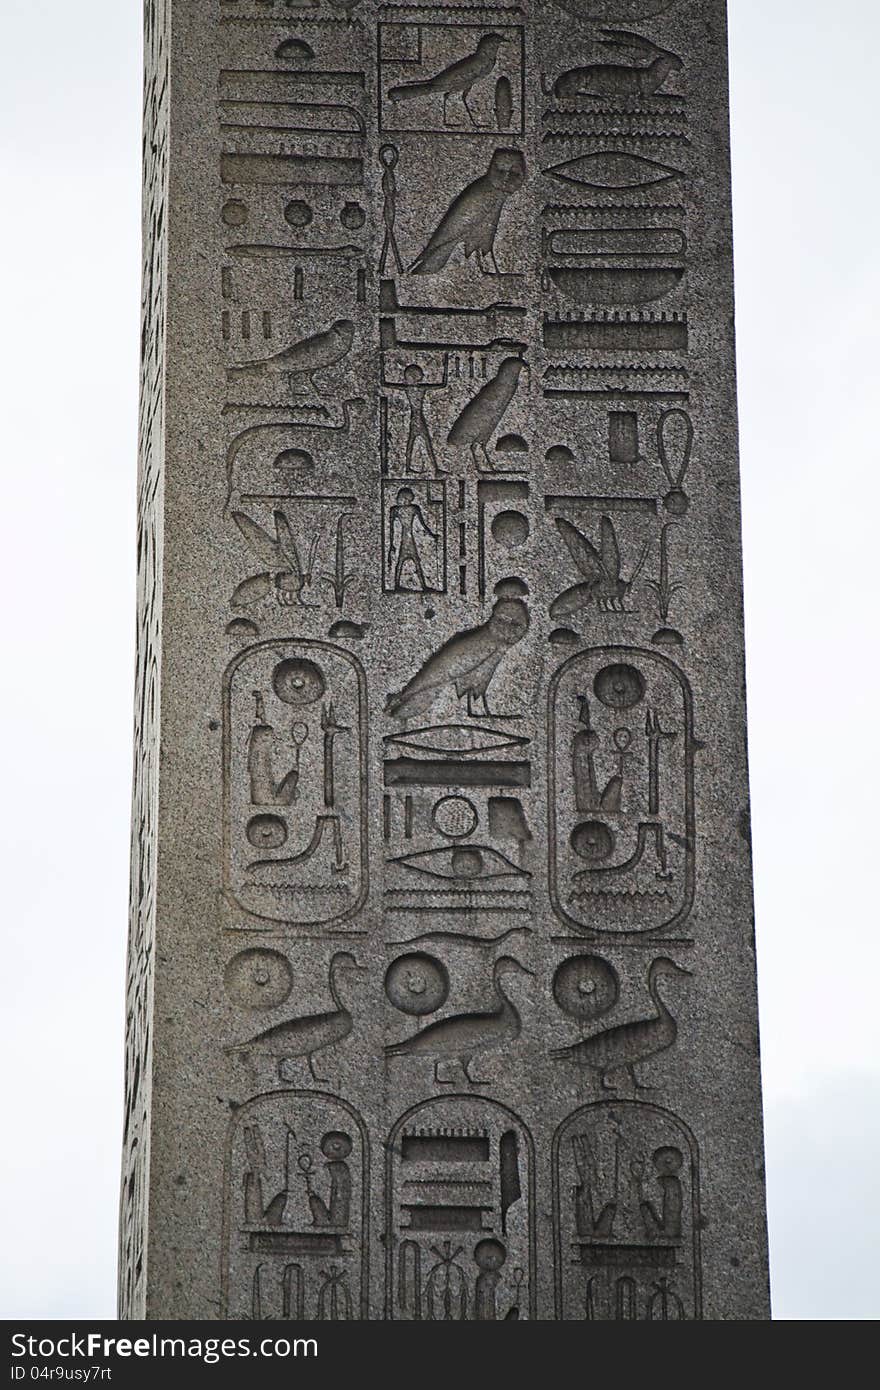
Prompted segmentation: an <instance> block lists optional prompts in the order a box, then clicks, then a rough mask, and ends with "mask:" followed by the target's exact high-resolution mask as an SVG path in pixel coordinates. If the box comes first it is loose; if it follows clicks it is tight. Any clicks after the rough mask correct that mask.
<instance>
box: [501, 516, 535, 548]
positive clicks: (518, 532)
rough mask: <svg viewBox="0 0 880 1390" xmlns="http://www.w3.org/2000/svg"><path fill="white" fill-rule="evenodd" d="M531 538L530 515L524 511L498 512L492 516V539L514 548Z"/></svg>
mask: <svg viewBox="0 0 880 1390" xmlns="http://www.w3.org/2000/svg"><path fill="white" fill-rule="evenodd" d="M528 538H529V521H528V517H525V516H523V514H522V512H498V513H497V514H496V515H495V516H494V517H493V518H492V539H493V540H494V541H497V542H498V544H499V545H503V546H506V547H507V549H508V550H513V549H515V548H516V546H518V545H522V543H523V541H527V540H528Z"/></svg>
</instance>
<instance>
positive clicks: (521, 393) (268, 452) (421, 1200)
mask: <svg viewBox="0 0 880 1390" xmlns="http://www.w3.org/2000/svg"><path fill="white" fill-rule="evenodd" d="M169 20H170V29H169ZM148 37H149V45H148V83H147V130H146V141H145V164H146V188H147V200H146V220H145V234H146V266H147V273H146V278H145V332H144V393H143V412H144V418H143V427H142V464H141V503H142V507H141V513H142V521H141V555H140V560H141V620H140V621H141V625H140V637H141V642H140V648H139V658H138V660H139V666H138V673H139V674H138V702H139V703H138V708H139V719H138V752H137V758H136V782H135V823H134V837H135V853H134V865H135V872H134V880H133V890H132V914H133V915H132V938H131V957H130V958H131V983H130V989H129V1007H130V1026H129V1042H128V1048H127V1059H128V1077H129V1096H128V1106H127V1125H128V1129H127V1140H126V1169H125V1181H124V1190H123V1225H122V1274H121V1290H122V1305H121V1306H122V1311H123V1314H124V1315H126V1316H134V1317H138V1316H144V1315H145V1314H146V1315H148V1316H151V1317H178V1318H180V1317H230V1318H236V1319H248V1318H254V1317H263V1318H267V1317H275V1318H277V1317H289V1318H296V1317H306V1318H315V1317H317V1318H321V1319H328V1320H334V1319H342V1318H359V1317H364V1318H366V1317H370V1318H388V1319H397V1320H399V1319H405V1320H413V1319H416V1320H418V1319H426V1320H429V1319H447V1318H449V1319H467V1320H470V1319H478V1320H494V1319H503V1318H522V1319H534V1318H551V1319H552V1318H558V1319H567V1320H572V1319H573V1320H577V1319H590V1320H614V1319H627V1318H634V1319H677V1318H687V1319H693V1318H701V1317H704V1318H735V1319H736V1318H742V1319H751V1318H763V1317H766V1316H767V1315H768V1307H767V1279H766V1248H765V1230H764V1196H763V1177H762V1141H761V1120H760V1080H759V1069H758V1042H757V1028H756V1003H755V961H754V943H753V929H752V907H751V874H750V860H749V845H748V808H747V775H746V758H745V710H744V703H743V687H744V680H743V652H742V611H741V573H740V570H741V559H740V541H739V506H738V468H737V440H736V409H735V386H734V361H733V298H732V271H731V229H730V175H729V165H728V129H727V122H728V117H727V66H726V30H725V6H724V3H723V0H693V2H692V3H687V0H681V3H674V0H672V2H671V3H670V2H669V0H667V3H653V4H650V3H648V0H641V2H639V0H607V3H606V2H605V0H559V3H558V4H557V3H549V2H548V3H545V4H537V3H532V4H524V5H517V4H510V5H507V4H497V5H486V6H475V5H456V4H434V5H431V4H413V5H401V4H389V5H377V4H374V3H367V0H361V3H359V2H358V0H315V3H314V4H312V5H310V6H297V7H291V6H290V5H286V4H283V3H281V0H275V3H270V0H265V2H264V3H259V2H258V0H213V2H212V3H210V4H205V3H198V4H197V3H195V0H168V3H167V5H166V6H165V7H164V8H163V9H161V10H156V9H154V7H152V6H150V7H148ZM166 45H167V46H166ZM166 155H167V161H166ZM166 195H167V197H166ZM166 258H167V283H166ZM160 653H161V659H160ZM160 686H161V701H160V698H159V692H160ZM160 706H161V720H160V714H159V711H160ZM160 727H161V742H160V740H159V730H160ZM160 774H161V775H160ZM150 1039H151V1040H152V1041H151V1043H150ZM648 1088H650V1089H648ZM148 1218H149V1219H148Z"/></svg>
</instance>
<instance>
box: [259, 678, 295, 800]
mask: <svg viewBox="0 0 880 1390" xmlns="http://www.w3.org/2000/svg"><path fill="white" fill-rule="evenodd" d="M254 701H255V703H256V712H255V718H254V724H253V727H252V728H251V731H250V734H249V736H248V754H247V763H248V773H249V776H250V788H251V805H252V806H291V805H292V804H293V802H294V801H295V800H296V795H297V788H298V786H299V756H300V750H301V748H302V746H303V744H304V743H305V740H306V738H307V737H308V727H307V725H305V724H301V723H296V724H294V725H293V726H292V729H291V739H292V742H293V749H294V751H293V759H292V761H293V765H292V767H290V768H289V769H288V770H287V771H286V772H285V773H283V774H282V775H281V776H280V777H279V776H277V774H276V771H275V745H276V739H275V730H274V728H273V727H272V725H271V724H269V723H267V721H266V711H265V704H264V700H263V696H262V694H261V692H260V691H259V690H255V691H254Z"/></svg>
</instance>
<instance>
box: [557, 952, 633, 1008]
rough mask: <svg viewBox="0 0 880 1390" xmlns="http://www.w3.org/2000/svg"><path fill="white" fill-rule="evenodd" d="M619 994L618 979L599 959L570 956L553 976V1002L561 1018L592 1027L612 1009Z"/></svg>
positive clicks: (603, 961) (605, 962)
mask: <svg viewBox="0 0 880 1390" xmlns="http://www.w3.org/2000/svg"><path fill="white" fill-rule="evenodd" d="M619 994H620V985H619V983H618V979H617V975H616V974H615V972H614V971H613V970H612V968H611V966H610V965H609V964H608V962H607V961H605V960H603V959H602V957H601V956H572V958H571V959H570V960H565V961H563V962H562V964H561V965H560V967H559V969H558V970H557V971H556V974H555V975H554V976H553V998H554V999H555V1000H556V1002H557V1004H558V1005H559V1007H560V1009H561V1010H562V1012H563V1013H564V1014H568V1016H569V1018H575V1019H577V1020H578V1022H579V1023H592V1022H593V1021H594V1020H595V1019H597V1018H601V1017H602V1015H603V1014H607V1013H608V1011H609V1009H613V1008H614V1005H615V1004H616V1003H617V999H618V996H619Z"/></svg>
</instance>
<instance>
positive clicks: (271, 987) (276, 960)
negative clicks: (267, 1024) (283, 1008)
mask: <svg viewBox="0 0 880 1390" xmlns="http://www.w3.org/2000/svg"><path fill="white" fill-rule="evenodd" d="M223 983H224V984H225V985H226V991H227V993H228V994H229V996H230V998H231V999H233V1000H234V1001H235V1003H236V1004H240V1005H241V1007H242V1008H243V1009H274V1008H276V1007H277V1006H278V1005H279V1004H283V1003H284V1002H285V1000H286V999H288V998H289V996H290V992H291V990H292V989H293V971H292V970H291V968H290V961H289V960H288V959H287V957H286V956H283V955H282V954H281V952H280V951H269V950H266V949H264V948H262V947H254V948H253V949H252V950H250V951H239V953H238V955H237V956H233V957H232V960H231V961H230V962H229V964H228V965H227V967H226V970H225V972H224V975H223Z"/></svg>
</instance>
